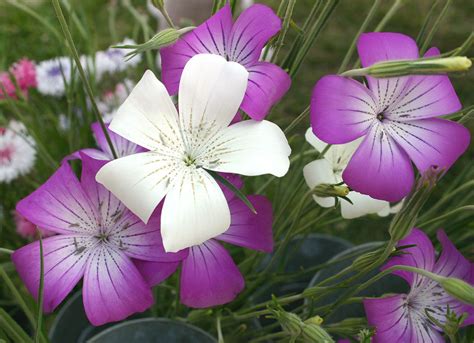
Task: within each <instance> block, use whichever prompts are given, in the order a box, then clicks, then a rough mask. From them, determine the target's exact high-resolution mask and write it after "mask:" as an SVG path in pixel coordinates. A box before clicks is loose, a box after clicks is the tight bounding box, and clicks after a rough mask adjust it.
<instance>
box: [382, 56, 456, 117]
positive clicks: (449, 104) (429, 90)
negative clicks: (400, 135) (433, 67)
mask: <svg viewBox="0 0 474 343" xmlns="http://www.w3.org/2000/svg"><path fill="white" fill-rule="evenodd" d="M437 55H439V50H438V49H437V48H431V49H430V50H428V51H427V52H426V54H425V57H432V56H437ZM461 107H462V105H461V102H460V101H459V98H458V96H457V94H456V91H455V90H454V88H453V85H452V84H451V81H450V80H449V77H448V76H446V75H428V76H424V75H418V76H411V77H410V78H409V81H408V82H407V83H406V85H405V88H404V89H403V91H402V92H401V94H400V95H399V96H398V97H397V98H396V101H394V102H393V103H392V104H391V105H390V106H389V109H388V110H387V116H388V117H390V118H391V119H395V120H401V121H410V120H417V119H423V118H431V117H437V116H440V115H445V114H450V113H453V112H456V111H459V110H460V109H461Z"/></svg>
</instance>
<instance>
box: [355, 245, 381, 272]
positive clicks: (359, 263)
mask: <svg viewBox="0 0 474 343" xmlns="http://www.w3.org/2000/svg"><path fill="white" fill-rule="evenodd" d="M384 251H385V247H381V248H379V249H377V250H374V251H369V252H367V253H365V254H363V255H360V256H359V257H357V258H356V259H355V260H354V262H352V267H353V268H354V270H358V271H362V270H366V269H374V268H376V267H377V266H378V264H380V262H379V257H381V256H382V255H383V253H384Z"/></svg>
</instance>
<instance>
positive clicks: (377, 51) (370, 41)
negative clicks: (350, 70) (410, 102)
mask: <svg viewBox="0 0 474 343" xmlns="http://www.w3.org/2000/svg"><path fill="white" fill-rule="evenodd" d="M357 50H358V51H359V56H360V60H361V64H362V66H363V67H368V66H371V65H372V64H374V63H377V62H382V61H389V60H400V59H415V58H418V47H417V46H416V42H415V41H414V40H413V39H412V38H411V37H409V36H406V35H403V34H400V33H391V32H371V33H363V34H362V35H360V37H359V40H358V42H357ZM409 80H410V77H398V78H396V77H394V78H384V79H381V78H379V79H376V78H373V77H370V76H368V77H367V82H368V84H369V88H370V89H371V90H372V91H373V92H374V95H375V97H376V98H377V99H378V102H379V104H380V106H381V108H382V109H383V108H385V107H386V106H388V105H390V103H391V102H393V101H394V100H395V99H397V98H398V97H399V96H400V94H401V93H402V92H403V90H404V89H405V88H406V85H407V83H408V82H409Z"/></svg>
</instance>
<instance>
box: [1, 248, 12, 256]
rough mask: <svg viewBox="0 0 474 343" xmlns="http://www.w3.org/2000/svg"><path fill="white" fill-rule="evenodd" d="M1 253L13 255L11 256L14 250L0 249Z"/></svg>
mask: <svg viewBox="0 0 474 343" xmlns="http://www.w3.org/2000/svg"><path fill="white" fill-rule="evenodd" d="M0 253H4V254H8V255H11V254H13V250H10V249H5V248H0Z"/></svg>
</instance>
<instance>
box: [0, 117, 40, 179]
mask: <svg viewBox="0 0 474 343" xmlns="http://www.w3.org/2000/svg"><path fill="white" fill-rule="evenodd" d="M35 162H36V143H35V141H34V140H33V138H32V137H31V136H30V135H29V134H28V131H27V130H26V128H25V126H24V125H23V124H22V123H21V122H18V121H14V120H12V121H10V123H9V124H8V126H7V127H0V183H10V182H11V181H12V180H14V179H16V178H17V177H19V176H22V175H25V174H27V173H29V172H30V171H31V169H32V168H33V166H34V164H35Z"/></svg>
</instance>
